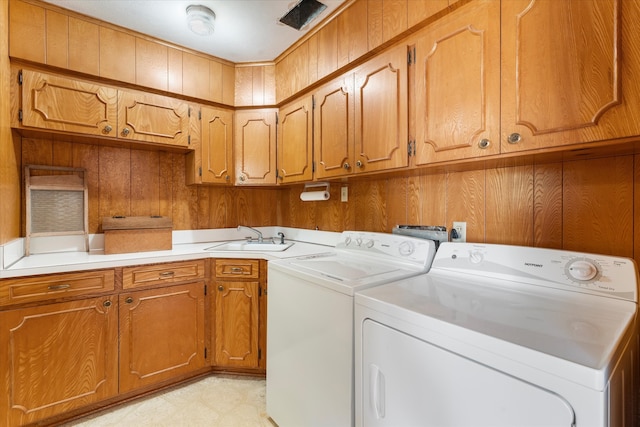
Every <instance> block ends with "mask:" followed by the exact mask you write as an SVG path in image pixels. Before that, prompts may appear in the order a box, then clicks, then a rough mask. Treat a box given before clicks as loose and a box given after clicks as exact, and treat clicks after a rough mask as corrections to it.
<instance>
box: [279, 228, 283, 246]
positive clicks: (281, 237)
mask: <svg viewBox="0 0 640 427" xmlns="http://www.w3.org/2000/svg"><path fill="white" fill-rule="evenodd" d="M278 237H280V244H281V245H284V233H283V232H282V231H279V232H278Z"/></svg>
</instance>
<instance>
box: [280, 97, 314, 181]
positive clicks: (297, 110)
mask: <svg viewBox="0 0 640 427" xmlns="http://www.w3.org/2000/svg"><path fill="white" fill-rule="evenodd" d="M312 103H313V99H312V98H311V96H307V97H305V98H302V99H300V100H297V101H294V102H292V103H290V104H288V105H286V106H284V107H282V108H281V109H280V113H279V114H278V144H277V145H278V148H277V152H278V182H280V183H282V184H286V183H290V182H302V181H311V179H312V177H313V114H312Z"/></svg>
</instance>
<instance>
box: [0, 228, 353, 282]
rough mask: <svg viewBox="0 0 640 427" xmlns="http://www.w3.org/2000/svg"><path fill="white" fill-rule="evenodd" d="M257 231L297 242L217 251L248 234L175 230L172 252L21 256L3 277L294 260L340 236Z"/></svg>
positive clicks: (301, 231) (0, 274)
mask: <svg viewBox="0 0 640 427" xmlns="http://www.w3.org/2000/svg"><path fill="white" fill-rule="evenodd" d="M257 229H258V230H260V231H261V232H262V233H263V234H264V236H265V237H271V236H275V235H277V233H278V231H282V232H284V234H285V236H286V241H287V242H289V241H293V242H294V244H293V245H292V246H290V247H289V248H287V249H286V250H284V251H281V252H274V251H269V252H259V251H256V252H253V251H228V250H227V251H215V250H206V249H207V248H209V247H211V246H214V245H220V244H222V243H224V242H227V241H234V240H243V239H244V237H245V235H246V234H247V233H246V231H241V232H238V231H237V230H236V229H216V230H191V231H178V232H176V231H174V236H173V249H172V250H166V251H153V252H135V253H125V254H112V255H105V254H104V251H103V250H101V249H100V248H92V250H91V251H89V252H84V251H83V252H80V251H68V252H50V253H40V254H34V255H29V256H22V257H19V258H18V259H17V260H16V261H15V262H13V263H12V264H11V265H9V266H8V267H7V268H5V269H0V278H10V277H21V276H32V275H36V274H51V273H64V272H69V271H81V270H94V269H100V268H113V267H123V266H128V265H138V264H151V263H160V262H172V261H185V260H192V259H202V258H253V259H266V260H273V259H281V258H293V257H297V256H303V255H311V254H317V253H322V252H327V251H330V250H332V249H333V247H335V245H336V243H337V242H338V238H339V236H340V233H333V232H326V231H314V230H305V229H295V228H285V227H257Z"/></svg>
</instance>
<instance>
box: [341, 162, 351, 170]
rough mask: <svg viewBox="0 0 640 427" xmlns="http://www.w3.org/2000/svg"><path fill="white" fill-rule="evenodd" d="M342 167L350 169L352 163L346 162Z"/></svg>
mask: <svg viewBox="0 0 640 427" xmlns="http://www.w3.org/2000/svg"><path fill="white" fill-rule="evenodd" d="M342 167H343V168H344V170H349V169H351V165H350V164H349V163H347V162H345V163H344V164H343V165H342Z"/></svg>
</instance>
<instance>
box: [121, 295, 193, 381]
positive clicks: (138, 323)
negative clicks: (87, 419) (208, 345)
mask: <svg viewBox="0 0 640 427" xmlns="http://www.w3.org/2000/svg"><path fill="white" fill-rule="evenodd" d="M204 299H205V297H204V282H194V283H189V284H186V285H176V286H170V287H166V288H159V289H151V290H145V291H137V292H125V293H123V294H121V295H120V301H119V304H120V309H119V311H120V392H121V393H124V392H127V391H130V390H134V389H136V388H139V387H143V386H147V385H151V384H155V383H159V382H161V381H165V380H171V379H174V378H178V377H180V376H183V375H184V376H186V375H188V374H190V373H192V372H194V371H197V370H198V369H200V368H202V367H204V366H205V356H204V352H205V344H204V338H205V332H204Z"/></svg>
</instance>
